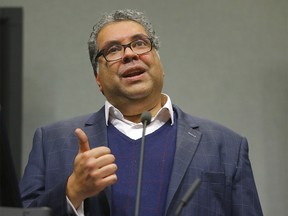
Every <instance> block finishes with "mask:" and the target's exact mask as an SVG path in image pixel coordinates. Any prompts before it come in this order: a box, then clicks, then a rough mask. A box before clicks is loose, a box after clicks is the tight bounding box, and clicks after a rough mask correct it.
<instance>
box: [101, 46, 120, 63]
mask: <svg viewBox="0 0 288 216" xmlns="http://www.w3.org/2000/svg"><path fill="white" fill-rule="evenodd" d="M103 55H104V56H105V58H106V59H107V60H108V61H113V60H117V59H120V58H121V57H122V55H123V47H122V45H120V44H117V45H113V46H111V47H108V48H107V49H105V50H104V53H103Z"/></svg>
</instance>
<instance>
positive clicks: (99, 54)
mask: <svg viewBox="0 0 288 216" xmlns="http://www.w3.org/2000/svg"><path fill="white" fill-rule="evenodd" d="M141 39H148V40H149V41H150V44H151V47H150V50H149V51H146V52H144V53H141V54H137V53H136V52H134V50H133V48H132V47H131V44H132V43H134V42H135V41H137V40H141ZM120 45H121V46H122V47H123V48H124V50H123V54H122V56H121V57H120V58H117V59H113V60H108V59H107V58H106V56H105V55H104V51H105V50H106V49H107V48H104V49H102V50H100V51H99V52H98V53H97V55H96V57H95V62H96V61H97V59H98V58H99V57H101V56H103V57H104V59H105V60H106V61H107V62H114V61H119V60H120V59H121V58H122V57H123V56H124V53H125V50H126V48H127V47H129V48H130V49H131V50H132V51H133V52H134V53H135V54H137V55H143V54H146V53H148V52H151V50H152V49H153V41H152V38H149V37H147V38H138V39H136V40H133V41H131V42H130V43H128V44H120Z"/></svg>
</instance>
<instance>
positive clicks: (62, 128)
mask: <svg viewBox="0 0 288 216" xmlns="http://www.w3.org/2000/svg"><path fill="white" fill-rule="evenodd" d="M104 119H105V116H104V111H103V109H102V108H101V109H100V110H99V111H97V112H95V113H90V114H85V115H80V116H77V117H73V118H69V119H64V120H60V121H56V122H54V123H51V124H47V125H44V126H41V127H39V128H37V131H39V130H41V131H42V132H45V133H56V134H59V133H64V132H65V133H68V132H69V131H70V132H71V131H72V132H73V133H74V130H75V129H76V128H84V127H85V126H86V125H92V124H94V123H96V122H101V121H104Z"/></svg>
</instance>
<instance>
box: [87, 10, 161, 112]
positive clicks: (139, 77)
mask: <svg viewBox="0 0 288 216" xmlns="http://www.w3.org/2000/svg"><path fill="white" fill-rule="evenodd" d="M158 48H159V41H158V38H157V37H156V35H155V32H154V31H153V29H152V27H151V24H150V23H149V22H148V20H147V18H145V17H144V16H143V13H140V12H136V11H133V10H121V11H116V12H113V13H112V14H110V15H109V14H108V15H105V16H104V18H102V19H101V21H100V22H99V23H98V24H97V25H96V26H94V31H93V33H92V34H91V38H90V41H89V50H90V58H91V61H92V65H93V68H94V71H95V73H96V74H95V76H96V82H97V84H98V85H99V88H100V91H101V92H102V93H103V94H104V95H105V97H106V99H107V100H108V101H109V102H110V103H111V104H112V105H114V106H115V107H117V108H118V109H119V110H120V111H121V112H122V113H123V114H124V115H126V116H127V115H138V114H141V112H143V111H144V110H152V109H154V110H156V109H158V108H159V107H161V92H162V88H163V80H164V72H163V67H162V64H161V61H160V57H159V54H158V51H157V49H158Z"/></svg>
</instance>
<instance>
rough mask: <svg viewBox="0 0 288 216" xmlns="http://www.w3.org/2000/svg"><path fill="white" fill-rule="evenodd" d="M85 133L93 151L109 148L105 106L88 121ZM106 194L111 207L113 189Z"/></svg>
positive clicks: (105, 191) (107, 190)
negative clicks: (104, 147) (94, 149)
mask: <svg viewBox="0 0 288 216" xmlns="http://www.w3.org/2000/svg"><path fill="white" fill-rule="evenodd" d="M84 131H85V133H86V135H87V136H88V139H89V144H90V148H91V149H92V148H96V147H99V146H108V140H107V126H106V121H105V108H104V106H103V107H102V108H101V109H100V110H99V111H98V112H96V113H94V114H93V115H92V116H91V117H90V118H89V119H88V120H87V121H86V123H85V128H84ZM104 193H105V194H106V197H107V200H108V203H109V206H110V207H111V187H107V188H106V189H105V190H104Z"/></svg>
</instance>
